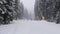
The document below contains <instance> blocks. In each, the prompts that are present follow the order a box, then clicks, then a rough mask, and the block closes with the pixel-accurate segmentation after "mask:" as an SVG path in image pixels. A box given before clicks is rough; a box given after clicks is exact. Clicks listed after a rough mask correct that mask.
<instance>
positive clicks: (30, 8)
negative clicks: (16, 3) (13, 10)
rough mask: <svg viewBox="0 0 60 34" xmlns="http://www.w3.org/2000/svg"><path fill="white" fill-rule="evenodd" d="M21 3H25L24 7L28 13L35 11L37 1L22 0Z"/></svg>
mask: <svg viewBox="0 0 60 34" xmlns="http://www.w3.org/2000/svg"><path fill="white" fill-rule="evenodd" d="M21 2H23V4H24V6H25V7H26V8H27V9H28V11H33V10H34V3H35V0H21Z"/></svg>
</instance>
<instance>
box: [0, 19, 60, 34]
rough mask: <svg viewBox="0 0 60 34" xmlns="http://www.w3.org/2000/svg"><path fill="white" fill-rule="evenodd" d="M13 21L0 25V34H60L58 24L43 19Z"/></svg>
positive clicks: (59, 25)
mask: <svg viewBox="0 0 60 34" xmlns="http://www.w3.org/2000/svg"><path fill="white" fill-rule="evenodd" d="M13 23H14V24H9V25H1V26H0V34H60V24H54V23H50V22H47V21H44V20H41V21H32V20H17V21H16V20H14V21H13Z"/></svg>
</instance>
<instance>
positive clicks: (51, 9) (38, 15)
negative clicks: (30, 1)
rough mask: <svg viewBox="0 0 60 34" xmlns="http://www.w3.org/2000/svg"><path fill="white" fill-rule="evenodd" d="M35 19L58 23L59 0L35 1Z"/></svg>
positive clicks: (59, 14) (59, 12)
mask: <svg viewBox="0 0 60 34" xmlns="http://www.w3.org/2000/svg"><path fill="white" fill-rule="evenodd" d="M34 7H35V8H34V9H35V19H37V20H42V19H43V18H42V17H44V19H45V20H47V21H50V22H57V23H59V21H60V0H35V6H34Z"/></svg>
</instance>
